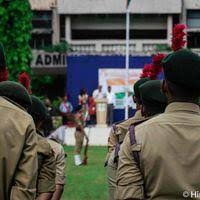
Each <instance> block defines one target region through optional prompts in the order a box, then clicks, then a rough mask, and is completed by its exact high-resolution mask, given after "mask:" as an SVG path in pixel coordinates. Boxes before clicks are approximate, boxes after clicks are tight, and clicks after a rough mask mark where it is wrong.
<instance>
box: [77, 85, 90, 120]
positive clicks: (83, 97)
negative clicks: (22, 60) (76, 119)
mask: <svg viewBox="0 0 200 200" xmlns="http://www.w3.org/2000/svg"><path fill="white" fill-rule="evenodd" d="M88 99H89V96H88V94H87V91H86V89H85V88H83V89H81V90H80V93H79V95H78V101H79V105H80V106H82V110H83V118H84V121H85V122H86V123H87V121H88V119H89V106H88Z"/></svg>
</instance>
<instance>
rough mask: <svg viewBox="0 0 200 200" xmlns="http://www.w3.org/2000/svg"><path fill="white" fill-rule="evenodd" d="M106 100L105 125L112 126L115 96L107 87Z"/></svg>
mask: <svg viewBox="0 0 200 200" xmlns="http://www.w3.org/2000/svg"><path fill="white" fill-rule="evenodd" d="M106 98H107V102H108V108H107V124H108V125H109V126H112V124H113V109H114V106H115V94H114V93H113V92H112V91H111V86H108V91H107V93H106Z"/></svg>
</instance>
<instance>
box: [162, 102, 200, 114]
mask: <svg viewBox="0 0 200 200" xmlns="http://www.w3.org/2000/svg"><path fill="white" fill-rule="evenodd" d="M177 111H186V112H192V113H195V114H200V108H199V106H198V105H197V104H194V103H186V102H173V103H170V104H169V105H168V106H167V108H166V110H165V113H170V112H177Z"/></svg>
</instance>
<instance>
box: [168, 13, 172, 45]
mask: <svg viewBox="0 0 200 200" xmlns="http://www.w3.org/2000/svg"><path fill="white" fill-rule="evenodd" d="M172 29H173V17H172V15H168V16H167V41H168V44H169V45H170V46H171V38H172Z"/></svg>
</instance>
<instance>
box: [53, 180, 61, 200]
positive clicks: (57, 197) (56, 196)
mask: <svg viewBox="0 0 200 200" xmlns="http://www.w3.org/2000/svg"><path fill="white" fill-rule="evenodd" d="M63 191H64V185H58V184H57V185H56V191H55V192H54V193H53V197H52V198H51V200H60V199H61V196H62V193H63Z"/></svg>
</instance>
